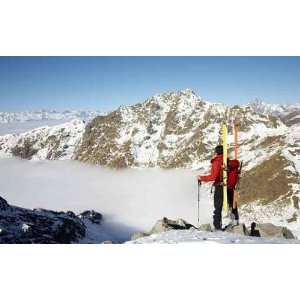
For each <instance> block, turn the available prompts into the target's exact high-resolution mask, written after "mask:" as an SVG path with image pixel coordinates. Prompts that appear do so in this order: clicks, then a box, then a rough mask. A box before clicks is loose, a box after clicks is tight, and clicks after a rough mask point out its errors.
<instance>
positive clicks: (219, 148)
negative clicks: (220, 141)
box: [215, 145, 223, 155]
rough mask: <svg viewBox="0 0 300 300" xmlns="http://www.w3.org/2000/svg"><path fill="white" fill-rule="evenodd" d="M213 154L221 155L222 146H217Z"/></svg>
mask: <svg viewBox="0 0 300 300" xmlns="http://www.w3.org/2000/svg"><path fill="white" fill-rule="evenodd" d="M215 153H216V154H217V155H223V146H222V145H218V146H217V147H216V148H215Z"/></svg>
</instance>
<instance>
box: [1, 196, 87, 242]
mask: <svg viewBox="0 0 300 300" xmlns="http://www.w3.org/2000/svg"><path fill="white" fill-rule="evenodd" d="M0 208H1V209H0V228H1V233H0V243H10V244H28V243H47V244H52V243H63V244H67V243H74V242H78V241H79V240H80V239H81V238H83V237H84V236H85V232H86V227H85V225H84V223H83V222H82V220H81V219H80V218H79V217H77V216H76V215H75V214H74V213H71V212H67V213H64V212H55V211H51V210H45V209H34V210H30V209H24V208H20V207H16V206H11V205H9V204H8V203H7V201H5V200H4V199H3V198H0Z"/></svg>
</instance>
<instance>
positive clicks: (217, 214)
mask: <svg viewBox="0 0 300 300" xmlns="http://www.w3.org/2000/svg"><path fill="white" fill-rule="evenodd" d="M211 164H212V165H211V172H210V174H209V175H206V176H198V183H199V184H201V183H202V182H213V185H214V187H215V192H214V215H213V224H214V227H215V229H216V230H222V208H223V178H222V177H223V176H222V171H223V146H222V145H218V146H217V147H216V148H215V156H214V158H213V159H212V160H211ZM239 166H240V163H239V161H238V160H237V159H233V160H229V159H228V160H227V203H228V206H229V209H230V211H231V218H232V225H238V224H239V213H238V208H237V205H234V189H235V187H236V184H237V182H238V176H239Z"/></svg>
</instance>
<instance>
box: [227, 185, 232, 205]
mask: <svg viewBox="0 0 300 300" xmlns="http://www.w3.org/2000/svg"><path fill="white" fill-rule="evenodd" d="M227 202H228V207H229V208H230V209H232V205H233V189H227Z"/></svg>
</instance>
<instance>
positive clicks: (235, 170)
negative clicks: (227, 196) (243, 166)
mask: <svg viewBox="0 0 300 300" xmlns="http://www.w3.org/2000/svg"><path fill="white" fill-rule="evenodd" d="M239 168H240V162H239V161H238V160H237V159H229V160H228V161H227V188H228V189H234V188H235V186H236V184H237V183H238V178H239V173H240V170H239Z"/></svg>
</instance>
